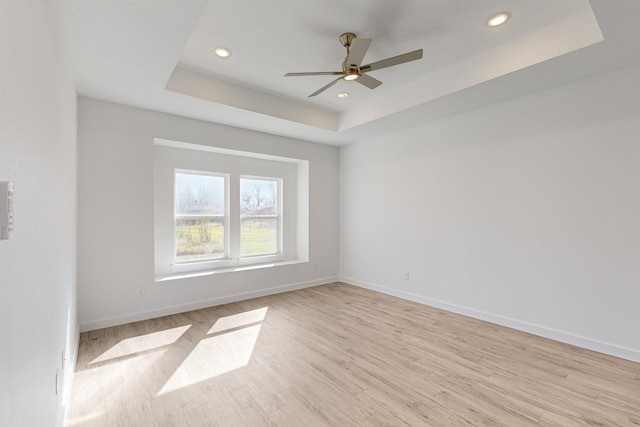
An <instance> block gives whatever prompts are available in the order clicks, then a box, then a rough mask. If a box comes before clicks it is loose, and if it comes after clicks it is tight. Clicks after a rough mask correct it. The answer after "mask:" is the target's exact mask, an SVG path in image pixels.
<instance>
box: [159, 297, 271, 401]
mask: <svg viewBox="0 0 640 427" xmlns="http://www.w3.org/2000/svg"><path fill="white" fill-rule="evenodd" d="M267 310H268V307H263V308H260V309H256V310H251V311H246V312H243V313H238V314H234V315H231V316H226V317H221V318H220V319H218V320H217V321H216V323H215V324H214V325H213V327H211V329H210V330H209V333H208V335H211V334H214V335H213V336H209V337H207V338H203V339H202V340H201V341H200V342H199V343H198V344H197V345H196V347H195V348H194V349H193V350H192V351H191V353H189V355H188V356H187V357H186V358H185V360H184V361H183V362H182V364H180V366H179V367H178V369H176V371H175V372H174V373H173V375H171V377H170V378H169V380H168V381H167V382H166V383H165V385H164V386H163V387H162V388H161V389H160V391H159V392H158V394H157V395H158V396H160V395H162V394H165V393H169V392H172V391H176V390H178V389H181V388H184V387H188V386H190V385H193V384H196V383H199V382H201V381H206V380H208V379H211V378H214V377H217V376H218V375H222V374H224V373H227V372H231V371H233V370H235V369H239V368H242V367H244V366H246V365H247V364H248V363H249V361H250V360H251V355H252V354H253V349H254V347H255V345H256V342H257V340H258V336H259V335H260V329H261V327H262V325H261V324H260V322H262V321H263V320H264V318H265V315H266V313H267Z"/></svg>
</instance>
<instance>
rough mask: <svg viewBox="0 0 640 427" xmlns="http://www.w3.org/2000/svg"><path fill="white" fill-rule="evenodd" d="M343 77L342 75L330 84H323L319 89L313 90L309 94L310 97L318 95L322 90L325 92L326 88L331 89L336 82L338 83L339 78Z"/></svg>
mask: <svg viewBox="0 0 640 427" xmlns="http://www.w3.org/2000/svg"><path fill="white" fill-rule="evenodd" d="M340 79H342V77H338V78H337V79H335V80H333V81H331V82H330V83H329V84H326V85H324V86H322V87H321V88H320V89H318V90H317V91H315V92H313V93H312V94H311V95H309V98H311V97H312V96H316V95H319V94H321V93H322V92H324V91H325V90H327V89H329V88H330V87H331V86H333V85H334V84H336V83H338V80H340Z"/></svg>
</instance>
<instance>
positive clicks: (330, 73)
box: [284, 71, 343, 77]
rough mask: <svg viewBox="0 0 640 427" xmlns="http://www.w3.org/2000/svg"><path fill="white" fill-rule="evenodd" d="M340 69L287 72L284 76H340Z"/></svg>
mask: <svg viewBox="0 0 640 427" xmlns="http://www.w3.org/2000/svg"><path fill="white" fill-rule="evenodd" d="M342 74H343V72H342V71H312V72H309V73H287V74H285V75H284V76H285V77H297V76H341V75H342Z"/></svg>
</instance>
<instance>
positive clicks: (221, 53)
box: [213, 47, 231, 58]
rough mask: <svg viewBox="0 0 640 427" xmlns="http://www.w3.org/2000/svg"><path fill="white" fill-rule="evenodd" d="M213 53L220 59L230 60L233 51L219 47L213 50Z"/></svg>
mask: <svg viewBox="0 0 640 427" xmlns="http://www.w3.org/2000/svg"><path fill="white" fill-rule="evenodd" d="M213 52H214V53H215V54H216V55H218V56H219V57H220V58H228V57H230V56H231V51H230V50H229V49H227V48H226V47H217V48H215V49H214V50H213Z"/></svg>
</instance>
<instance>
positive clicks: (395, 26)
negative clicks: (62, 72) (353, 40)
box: [63, 0, 640, 145]
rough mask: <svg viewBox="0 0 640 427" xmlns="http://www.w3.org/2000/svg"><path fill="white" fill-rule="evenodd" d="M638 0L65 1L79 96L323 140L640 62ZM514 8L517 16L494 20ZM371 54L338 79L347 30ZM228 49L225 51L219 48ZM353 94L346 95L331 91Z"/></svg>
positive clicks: (365, 133) (350, 137)
mask: <svg viewBox="0 0 640 427" xmlns="http://www.w3.org/2000/svg"><path fill="white" fill-rule="evenodd" d="M639 4H640V2H638V1H637V0H616V1H611V0H592V1H590V2H589V1H588V0H536V1H524V0H521V1H507V0H483V1H469V0H395V1H388V0H348V1H345V0H305V1H304V2H301V1H296V0H272V1H269V2H265V1H251V0H246V1H237V2H229V1H220V0H210V1H206V0H190V1H184V0H136V1H129V0H92V1H90V2H87V1H85V0H64V1H63V5H64V7H65V10H64V13H65V14H66V17H67V20H68V29H69V33H68V37H69V44H70V48H71V53H72V56H73V58H74V66H75V72H76V82H77V87H78V92H79V94H80V95H83V96H88V97H93V98H98V99H104V100H107V101H113V102H118V103H123V104H128V105H134V106H139V107H143V108H148V109H152V110H157V111H163V112H168V113H173V114H179V115H183V116H186V117H193V118H197V119H202V120H208V121H212V122H218V123H223V124H228V125H232V126H238V127H244V128H248V129H253V130H258V131H263V132H268V133H274V134H278V135H283V136H289V137H295V138H300V139H305V140H311V141H316V142H322V143H328V144H336V145H340V144H345V143H349V142H352V141H356V140H362V139H364V138H367V137H370V136H374V135H379V134H380V133H384V132H390V131H393V130H397V129H400V128H402V127H406V126H414V125H417V124H419V123H423V122H425V121H429V120H436V119H439V118H441V117H444V116H446V115H449V114H455V113H459V112H462V111H467V110H470V109H473V108H478V107H481V106H483V105H488V104H491V103H494V102H499V101H502V100H505V99H509V98H512V97H516V96H520V95H523V94H526V93H529V92H532V91H536V90H541V89H546V88H551V87H554V86H556V85H559V84H563V83H567V82H570V81H574V80H578V79H581V78H585V77H588V76H591V75H595V74H597V73H601V72H604V71H607V70H611V69H615V68H619V67H623V66H626V65H630V64H635V63H638V62H640V47H638V45H639V43H637V41H638V40H640V30H639V29H638V28H640V26H639V25H638V24H637V22H638V19H639V18H640V6H639ZM504 10H507V11H509V12H510V13H511V14H512V18H511V20H510V21H508V23H507V24H505V25H504V26H502V27H497V28H489V27H488V26H487V25H486V21H487V19H488V18H489V17H490V16H491V15H493V14H495V13H497V12H501V11H504ZM347 31H349V32H354V33H356V34H357V35H358V36H359V37H363V38H370V39H372V40H373V42H372V44H371V47H370V49H369V51H368V52H367V55H366V57H365V60H364V62H363V63H365V64H366V63H370V62H373V61H377V60H380V59H384V58H386V57H389V56H395V55H398V54H401V53H405V52H408V51H412V50H415V49H420V48H422V49H424V58H423V59H422V60H419V61H414V62H410V63H406V64H402V65H398V66H395V67H392V68H387V69H383V70H378V71H374V72H371V76H373V77H375V78H377V79H379V80H382V81H383V82H384V84H383V85H382V86H380V87H378V88H376V89H375V90H370V89H368V88H366V87H364V86H362V85H360V84H358V83H357V82H346V81H340V82H339V83H338V84H336V85H335V86H333V87H332V88H330V89H329V90H327V91H325V92H323V93H322V94H320V95H319V96H317V97H314V98H308V97H307V95H309V94H310V93H312V92H314V91H315V90H316V89H319V88H320V87H322V86H323V85H325V84H326V83H328V82H329V81H331V80H332V79H333V78H332V77H331V76H314V77H284V74H285V73H286V72H298V71H338V70H340V63H341V61H342V59H343V58H344V55H345V50H344V48H343V47H342V45H341V44H340V42H339V41H338V36H339V35H340V34H341V33H343V32H347ZM219 46H224V47H227V48H229V49H231V50H232V55H231V57H229V58H226V59H221V58H218V57H217V56H215V55H214V54H213V49H214V48H216V47H219ZM341 91H346V92H349V94H350V96H349V98H347V99H338V98H337V97H336V94H337V93H338V92H341Z"/></svg>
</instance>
